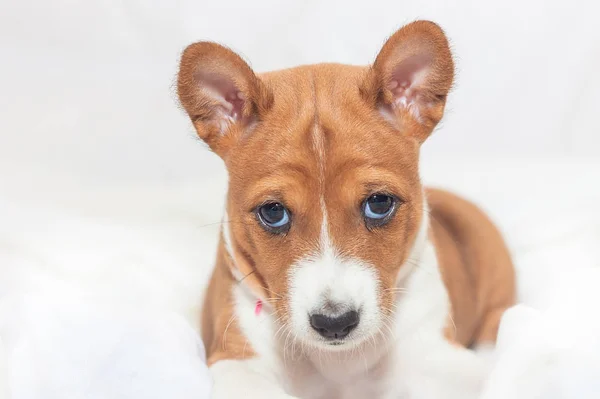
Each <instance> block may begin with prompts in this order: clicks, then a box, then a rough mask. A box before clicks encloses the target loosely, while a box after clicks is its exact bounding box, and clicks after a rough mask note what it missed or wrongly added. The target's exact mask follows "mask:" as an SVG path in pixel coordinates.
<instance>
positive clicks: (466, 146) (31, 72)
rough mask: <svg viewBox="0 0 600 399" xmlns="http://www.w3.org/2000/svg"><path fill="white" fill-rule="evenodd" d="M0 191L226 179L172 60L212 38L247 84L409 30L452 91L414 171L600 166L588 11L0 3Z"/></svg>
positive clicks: (423, 5) (595, 39) (344, 55)
mask: <svg viewBox="0 0 600 399" xmlns="http://www.w3.org/2000/svg"><path fill="white" fill-rule="evenodd" d="M1 1H2V7H1V12H0V170H1V171H2V172H0V178H3V179H5V181H10V180H11V178H12V180H15V181H19V182H20V183H23V181H26V182H28V183H27V184H31V183H32V182H37V181H41V180H43V179H45V178H48V176H57V175H58V176H63V177H65V176H66V177H67V178H68V179H71V180H72V179H75V181H76V182H79V183H83V182H93V183H94V184H100V183H101V182H110V183H115V184H117V183H129V182H143V181H153V182H159V183H162V182H167V181H175V180H183V179H185V180H188V179H190V178H191V179H195V178H196V177H200V176H202V175H204V176H206V175H212V174H213V173H214V172H215V171H222V170H221V165H220V162H219V161H218V159H217V158H216V156H214V155H213V154H210V153H209V152H208V151H207V150H206V149H205V148H204V147H203V145H201V144H200V143H199V142H198V141H196V140H194V134H193V132H192V129H191V128H190V125H189V123H188V121H187V118H186V117H185V116H184V115H183V113H182V112H181V111H180V110H179V109H178V108H177V105H176V99H175V97H174V95H173V90H172V84H173V81H174V78H175V75H176V68H177V62H178V57H179V54H180V53H181V51H182V49H183V48H184V47H185V46H186V45H187V44H189V43H191V42H192V41H197V40H213V41H218V42H220V43H223V44H226V45H228V46H230V47H232V48H233V49H234V50H236V51H238V52H240V53H241V54H242V55H243V56H244V57H246V59H248V60H249V61H250V63H251V65H252V66H253V67H254V69H255V70H256V71H266V70H270V69H276V68H284V67H290V66H294V65H297V64H305V63H314V62H324V61H335V62H344V63H353V64H366V63H369V62H371V61H372V60H373V59H374V57H375V55H376V54H377V51H378V50H379V48H380V46H381V45H382V43H383V42H384V40H385V38H386V37H387V36H388V35H390V34H391V33H393V32H394V30H395V29H396V28H398V27H399V26H401V25H402V24H404V23H406V22H410V21H412V20H414V19H417V18H425V19H432V20H434V21H437V22H438V23H440V24H441V25H442V27H443V28H444V29H445V30H446V32H447V34H448V36H449V37H450V39H451V42H452V45H453V48H454V53H455V55H456V60H457V66H458V68H457V70H458V78H457V81H456V88H455V90H454V92H453V93H452V94H451V97H450V101H449V105H448V112H447V115H446V118H445V120H444V122H443V124H442V125H441V127H440V129H438V131H437V132H436V134H435V136H434V138H433V139H431V140H430V141H429V142H428V143H427V144H426V146H425V155H426V156H425V161H426V162H427V160H430V159H437V158H438V157H444V158H450V159H462V158H464V157H470V158H473V157H475V158H490V157H494V158H502V159H506V160H507V162H509V161H510V159H512V158H516V157H519V158H546V159H548V158H549V159H554V158H559V157H570V158H572V157H595V158H600V156H599V155H600V134H599V133H600V132H599V130H600V129H599V128H598V123H597V121H596V118H597V115H598V113H599V112H600V74H599V73H598V71H600V28H598V23H597V18H598V16H599V15H600V11H599V7H600V6H599V5H598V4H600V3H598V2H594V1H584V0H576V1H569V2H566V1H556V0H552V1H550V0H528V1H518V0H504V1H480V0H477V1H476V0H473V1H466V0H463V1H456V2H449V1H444V0H428V1H415V0H413V1H399V0H394V1H380V2H378V1H375V2H366V1H362V2H351V1H328V2H322V1H315V0H312V1H296V2H291V1H275V0H273V1H246V0H240V1H238V0H228V1H224V2H217V1H210V2H206V1H199V0H180V1H148V0H143V1H142V0H139V1H116V0H112V1H110V0H106V1H95V2H92V1H76V0H54V1H42V0H37V1H36V0H26V1H16V0H14V1H9V2H7V1H6V0H1Z"/></svg>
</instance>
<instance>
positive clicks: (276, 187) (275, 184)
mask: <svg viewBox="0 0 600 399" xmlns="http://www.w3.org/2000/svg"><path fill="white" fill-rule="evenodd" d="M453 69H454V68H453V62H452V58H451V54H450V50H449V47H448V42H447V40H446V37H445V35H444V33H443V32H442V30H441V29H440V28H439V27H438V26H437V25H435V24H433V23H431V22H426V21H418V22H414V23H412V24H409V25H407V26H405V27H403V28H402V29H400V30H399V31H398V32H396V33H395V34H394V35H393V36H392V37H391V38H390V39H389V40H388V41H387V42H386V43H385V45H384V46H383V48H382V50H381V52H380V53H379V55H378V56H377V58H376V60H375V62H374V64H373V65H372V66H370V67H355V66H345V65H332V64H327V65H314V66H304V67H298V68H293V69H288V70H283V71H277V72H271V73H265V74H261V75H257V74H255V73H254V72H253V71H252V69H251V68H250V67H249V66H248V64H246V63H245V62H244V61H243V60H242V59H241V58H240V57H239V56H238V55H236V54H235V53H233V52H232V51H230V50H228V49H226V48H224V47H221V46H219V45H217V44H214V43H207V42H202V43H195V44H192V45H191V46H189V47H188V48H187V49H186V50H185V51H184V53H183V56H182V60H181V68H180V72H179V80H178V92H179V97H180V100H181V103H182V105H183V107H184V108H185V110H186V111H187V113H188V114H189V116H190V118H191V119H192V122H193V124H194V126H195V128H196V130H197V132H198V135H199V136H200V137H201V138H202V139H203V140H204V141H205V142H206V143H207V144H208V145H209V146H210V147H211V148H212V149H213V151H215V152H216V153H217V154H219V155H220V156H221V157H222V158H223V160H224V161H225V163H226V166H227V170H228V173H229V193H228V198H227V204H226V208H227V218H228V223H226V224H225V227H224V231H223V236H224V240H225V244H226V247H227V249H228V252H229V254H230V256H231V258H232V264H233V268H234V270H233V272H234V273H235V274H236V275H237V276H238V277H244V284H247V286H248V287H250V288H251V289H252V290H253V291H254V292H255V294H256V295H257V296H259V297H261V298H262V299H263V300H264V301H265V303H266V304H268V305H271V306H272V307H273V310H274V312H275V313H276V316H277V317H278V320H279V322H280V323H282V325H283V327H286V328H287V329H288V330H289V331H292V333H293V334H292V335H293V336H295V337H297V338H298V339H300V340H302V341H303V343H305V344H309V345H314V346H319V347H321V348H343V347H349V346H352V345H356V344H358V343H360V342H362V341H365V340H367V339H369V338H370V337H372V336H373V335H374V334H376V333H377V332H378V331H381V330H382V328H383V327H384V323H385V322H386V318H388V317H389V316H390V315H391V313H392V312H393V306H394V305H393V303H394V298H395V296H396V291H397V290H396V289H395V287H396V286H397V284H398V279H399V276H400V275H402V271H403V270H406V268H407V267H409V266H408V265H409V264H410V263H411V259H410V253H411V249H412V248H413V246H414V244H415V242H416V241H417V237H418V236H419V235H421V236H422V235H423V234H424V233H423V231H424V229H423V228H422V224H423V220H424V216H423V214H424V199H423V190H422V186H421V183H420V181H419V174H418V159H419V147H420V145H421V143H422V142H423V141H424V140H425V139H426V138H427V137H428V136H429V134H430V133H431V131H432V130H433V128H434V127H435V125H436V124H437V123H438V122H439V120H440V119H441V117H442V114H443V111H444V105H445V102H446V96H447V94H448V91H449V89H450V87H451V85H452V79H453Z"/></svg>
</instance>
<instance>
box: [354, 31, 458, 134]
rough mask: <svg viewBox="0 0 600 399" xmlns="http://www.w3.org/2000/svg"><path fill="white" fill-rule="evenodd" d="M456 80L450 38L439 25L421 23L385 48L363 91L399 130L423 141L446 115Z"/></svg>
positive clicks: (401, 34) (399, 35) (398, 35)
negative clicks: (449, 93)
mask: <svg viewBox="0 0 600 399" xmlns="http://www.w3.org/2000/svg"><path fill="white" fill-rule="evenodd" d="M453 79H454V63H453V61H452V55H451V53H450V47H449V45H448V40H447V39H446V35H445V34H444V32H443V31H442V29H441V28H440V27H439V26H438V25H436V24H435V23H433V22H429V21H416V22H413V23H411V24H408V25H406V26H404V27H403V28H401V29H400V30H398V31H397V32H396V33H395V34H394V35H393V36H392V37H390V38H389V39H388V41H387V42H386V43H385V44H384V46H383V48H382V49H381V51H380V52H379V55H378V56H377V58H376V60H375V63H374V64H373V66H372V67H371V70H370V71H369V73H368V76H367V79H366V81H365V84H364V85H363V86H362V87H361V92H362V94H363V96H364V97H365V98H366V99H367V101H369V102H371V103H372V104H373V105H374V106H375V107H377V108H378V110H379V111H380V112H381V113H382V114H383V115H384V116H385V117H386V118H387V119H388V120H390V121H391V122H392V123H393V124H394V125H395V126H397V127H398V128H399V129H400V130H402V131H403V132H405V133H406V134H408V135H411V136H413V137H414V138H416V139H417V140H418V141H420V142H422V141H424V140H425V139H426V138H427V137H428V136H429V134H430V133H431V131H432V130H433V128H434V127H435V126H436V125H437V123H438V122H439V121H440V119H441V118H442V116H443V114H444V106H445V104H446V97H447V95H448V92H449V91H450V88H451V87H452V81H453Z"/></svg>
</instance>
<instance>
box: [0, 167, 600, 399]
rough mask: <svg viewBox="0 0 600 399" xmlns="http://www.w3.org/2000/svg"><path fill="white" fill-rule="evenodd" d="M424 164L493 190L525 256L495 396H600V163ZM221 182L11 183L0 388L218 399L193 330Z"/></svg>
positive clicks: (5, 203) (485, 195)
mask: <svg viewBox="0 0 600 399" xmlns="http://www.w3.org/2000/svg"><path fill="white" fill-rule="evenodd" d="M474 166H476V167H474ZM424 174H425V176H426V180H427V181H428V182H432V183H436V182H444V183H445V185H446V186H450V187H453V188H455V189H456V190H457V191H459V192H462V193H464V194H466V195H467V196H469V197H471V198H474V199H476V200H478V202H480V203H482V204H483V205H484V208H486V209H487V210H488V211H489V212H490V213H491V214H492V216H494V217H495V218H496V220H498V221H499V222H500V226H501V227H502V228H503V230H504V232H505V234H506V237H507V239H508V242H509V245H510V247H511V249H512V250H513V253H514V255H515V260H516V263H517V267H518V270H519V295H520V299H521V300H522V302H524V303H525V305H527V306H528V307H523V306H522V307H519V308H516V309H514V310H513V311H511V312H510V313H509V315H508V316H507V318H506V319H505V320H504V322H503V325H502V332H501V337H500V344H499V351H498V360H497V365H496V368H495V369H494V371H493V373H492V376H491V378H490V382H489V386H488V392H486V395H487V396H485V399H500V398H508V397H510V398H523V399H525V398H532V397H536V396H535V395H533V394H532V392H540V393H541V396H539V397H540V398H545V399H558V398H575V397H576V398H588V397H589V398H592V397H598V396H597V395H598V392H600V386H599V383H598V381H600V379H599V378H598V377H599V376H600V344H599V342H600V341H599V340H598V338H597V337H599V336H600V325H599V324H600V323H598V321H597V320H598V318H597V316H594V315H595V314H597V310H596V309H595V307H596V305H597V304H598V303H600V294H599V293H598V292H599V291H598V290H597V287H598V286H600V275H599V274H600V268H599V267H598V266H599V265H600V246H599V245H598V243H599V242H600V211H599V210H598V209H597V206H596V205H597V203H598V201H599V200H600V188H599V187H596V185H594V184H590V182H593V181H600V165H598V164H594V163H588V164H582V163H580V162H570V161H566V160H565V161H563V162H561V163H556V162H551V163H544V162H541V161H535V162H533V161H531V160H530V161H524V162H517V161H513V162H511V163H510V164H509V163H506V162H483V161H469V162H465V163H464V164H456V163H454V164H445V163H444V162H440V163H437V162H434V163H427V164H426V165H425V167H424ZM530 175H533V176H536V179H531V178H530ZM217 181H218V182H220V183H218V184H217V183H215V182H217ZM224 182H225V179H224V176H221V175H218V174H217V175H216V176H215V178H213V179H211V180H207V181H205V182H194V184H193V185H190V186H193V187H195V188H194V189H190V188H189V187H185V186H179V187H152V186H146V187H128V188H117V187H110V188H107V187H105V188H102V189H96V190H94V191H91V190H87V191H86V190H83V191H80V192H74V191H67V189H66V188H65V189H64V190H54V193H55V195H54V196H52V195H49V194H48V195H45V196H43V198H38V199H36V200H32V198H34V196H33V195H32V193H31V192H30V191H19V190H16V189H13V190H10V195H9V193H8V191H7V192H6V193H1V194H2V195H1V196H0V218H1V220H2V222H3V223H2V224H1V225H0V267H1V271H2V279H1V280H0V382H1V383H2V384H3V385H2V384H0V392H2V393H4V397H9V396H8V395H9V392H10V393H12V399H38V398H39V399H48V398H94V399H95V398H133V397H139V398H164V397H177V398H188V397H189V398H192V397H194V398H201V397H207V396H208V390H209V380H208V377H207V374H206V369H205V366H204V365H203V350H202V348H201V343H200V341H199V339H198V336H197V334H196V332H197V331H198V328H199V326H198V320H199V317H198V315H199V311H200V310H199V306H200V301H201V296H202V290H203V287H204V284H205V282H206V279H207V277H208V273H209V271H210V267H211V265H212V261H213V259H214V253H215V247H216V240H217V233H218V229H219V220H220V214H221V213H220V210H221V209H222V201H221V198H222V195H223V193H224V189H225V186H224ZM53 184H56V182H54V183H53ZM13 188H14V187H13ZM55 188H56V187H55ZM36 189H38V187H36ZM71 189H72V186H71ZM207 193H211V195H207ZM24 198H28V199H29V202H24ZM525 305H524V306H525ZM548 382H551V383H552V384H549V383H548ZM2 389H3V390H4V391H2ZM544 389H545V390H546V391H545V392H544Z"/></svg>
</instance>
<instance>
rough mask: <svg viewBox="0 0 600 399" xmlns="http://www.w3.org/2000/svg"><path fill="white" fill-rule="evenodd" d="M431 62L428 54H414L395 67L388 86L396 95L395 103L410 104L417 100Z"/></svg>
mask: <svg viewBox="0 0 600 399" xmlns="http://www.w3.org/2000/svg"><path fill="white" fill-rule="evenodd" d="M430 62H431V59H430V57H428V56H427V55H422V54H421V55H414V56H412V57H409V58H408V59H406V60H404V61H402V62H401V63H400V64H399V65H397V66H396V67H395V68H394V70H393V72H392V76H391V79H390V82H389V83H388V86H387V88H388V89H389V90H390V91H391V92H392V95H393V96H394V103H396V104H399V105H403V106H408V105H411V104H412V103H414V102H415V101H416V100H417V95H418V92H419V87H421V86H422V84H423V83H424V81H425V79H426V77H427V72H428V66H429V64H430Z"/></svg>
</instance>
